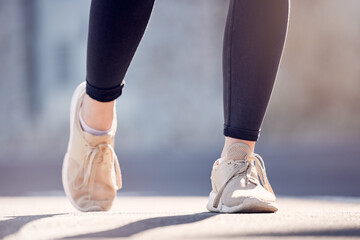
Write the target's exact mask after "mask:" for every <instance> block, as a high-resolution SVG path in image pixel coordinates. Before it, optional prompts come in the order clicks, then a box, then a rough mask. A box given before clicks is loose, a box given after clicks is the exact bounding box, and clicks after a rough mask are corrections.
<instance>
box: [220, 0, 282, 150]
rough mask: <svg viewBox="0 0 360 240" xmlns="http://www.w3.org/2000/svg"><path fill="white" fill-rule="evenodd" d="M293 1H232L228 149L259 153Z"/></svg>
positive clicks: (226, 53) (226, 62) (227, 49)
mask: <svg viewBox="0 0 360 240" xmlns="http://www.w3.org/2000/svg"><path fill="white" fill-rule="evenodd" d="M288 9H289V3H288V0H275V1H261V0H232V1H231V2H230V8H229V13H228V17H227V23H226V29H225V36H224V49H223V74H224V76H223V77H224V78H223V81H224V83H223V87H224V88H223V91H224V118H225V124H224V135H225V136H226V140H225V146H224V150H223V153H222V155H224V152H225V149H227V147H228V146H230V144H232V143H234V142H238V141H244V142H246V143H247V144H248V145H250V147H251V148H252V150H254V146H255V141H257V139H258V136H259V133H260V127H261V124H262V121H263V118H264V115H265V111H266V108H267V105H268V102H269V98H270V95H271V91H272V88H273V85H274V81H275V77H276V74H277V71H278V66H279V62H280V58H281V54H282V50H283V46H284V42H285V36H286V29H287V22H288Z"/></svg>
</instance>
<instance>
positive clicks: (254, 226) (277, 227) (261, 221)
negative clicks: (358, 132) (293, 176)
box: [0, 196, 360, 240]
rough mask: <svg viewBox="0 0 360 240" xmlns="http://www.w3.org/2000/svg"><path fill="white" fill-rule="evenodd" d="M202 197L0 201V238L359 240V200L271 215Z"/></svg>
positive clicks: (297, 206) (307, 203) (289, 205)
mask: <svg viewBox="0 0 360 240" xmlns="http://www.w3.org/2000/svg"><path fill="white" fill-rule="evenodd" d="M206 202H207V198H206V197H134V196H132V197H130V196H127V197H124V196H118V198H117V200H116V202H115V205H114V206H113V208H112V209H111V211H109V212H95V213H81V212H78V211H76V210H75V209H74V208H73V207H72V206H71V205H70V203H69V202H68V201H67V199H66V198H65V197H1V198H0V238H2V239H7V240H8V239H9V240H10V239H62V238H67V239H79V238H80V239H120V238H128V237H129V238H131V239H239V238H241V239H259V238H261V239H279V237H281V239H302V238H304V237H309V238H310V239H314V238H325V239H341V238H345V237H346V239H360V199H359V198H357V199H356V198H352V199H347V198H338V199H335V198H331V199H316V198H281V197H280V198H279V200H278V205H279V207H280V210H279V211H278V212H277V213H275V214H214V213H209V212H207V211H206V209H205V204H206Z"/></svg>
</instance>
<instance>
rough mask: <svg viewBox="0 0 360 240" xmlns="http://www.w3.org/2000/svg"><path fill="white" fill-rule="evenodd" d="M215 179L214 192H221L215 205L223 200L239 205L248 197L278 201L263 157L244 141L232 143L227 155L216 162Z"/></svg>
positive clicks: (212, 178) (213, 177)
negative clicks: (252, 150)
mask: <svg viewBox="0 0 360 240" xmlns="http://www.w3.org/2000/svg"><path fill="white" fill-rule="evenodd" d="M211 182H212V189H213V192H214V193H216V194H217V195H216V198H215V200H214V207H217V205H218V204H219V202H220V199H221V201H222V203H223V204H224V205H226V206H228V207H234V206H238V205H240V204H241V203H242V202H243V201H244V199H246V198H257V199H259V200H261V201H266V202H274V201H275V195H274V192H273V190H272V188H271V186H270V183H269V181H268V179H267V177H266V171H265V165H264V163H263V160H262V159H261V157H260V156H259V155H258V154H254V153H252V152H251V149H250V148H249V146H248V145H246V144H243V143H234V144H232V145H231V146H230V147H229V149H228V150H227V153H226V156H225V157H223V158H221V159H218V160H217V161H215V163H214V166H213V170H212V174H211Z"/></svg>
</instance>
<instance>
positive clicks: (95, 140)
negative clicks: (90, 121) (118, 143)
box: [84, 132, 113, 147]
mask: <svg viewBox="0 0 360 240" xmlns="http://www.w3.org/2000/svg"><path fill="white" fill-rule="evenodd" d="M84 138H85V139H86V141H87V142H88V143H89V144H90V145H91V146H93V147H95V146H97V145H99V144H106V143H110V144H111V145H113V135H112V133H111V132H110V133H107V134H105V135H102V136H95V135H92V134H90V133H87V132H84Z"/></svg>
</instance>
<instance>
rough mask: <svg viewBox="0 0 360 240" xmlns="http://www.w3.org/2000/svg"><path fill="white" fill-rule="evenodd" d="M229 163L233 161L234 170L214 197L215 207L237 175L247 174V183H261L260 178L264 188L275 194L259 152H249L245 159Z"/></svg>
mask: <svg viewBox="0 0 360 240" xmlns="http://www.w3.org/2000/svg"><path fill="white" fill-rule="evenodd" d="M229 163H230V164H231V163H233V164H232V165H233V170H232V172H231V173H230V174H229V178H228V180H227V181H226V182H225V183H224V185H223V186H222V187H221V188H220V189H219V191H218V193H217V195H216V197H215V199H214V203H213V206H214V208H217V206H218V205H219V202H220V199H221V196H222V194H223V192H224V189H225V187H226V185H227V184H228V182H229V181H230V180H231V179H233V178H234V177H235V176H238V175H244V174H245V183H246V184H248V183H249V182H252V183H254V184H259V180H260V184H261V185H262V186H263V187H264V189H265V190H267V191H269V192H271V193H272V194H274V191H273V189H272V188H271V185H270V183H269V180H268V178H267V176H266V168H265V164H264V160H263V159H262V157H261V156H260V155H259V154H256V153H251V154H247V155H246V157H245V160H235V161H232V162H229ZM254 167H255V169H256V172H257V176H258V178H255V177H254V176H252V175H251V172H252V170H253V168H254ZM258 179H259V180H258ZM274 195H275V194H274Z"/></svg>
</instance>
